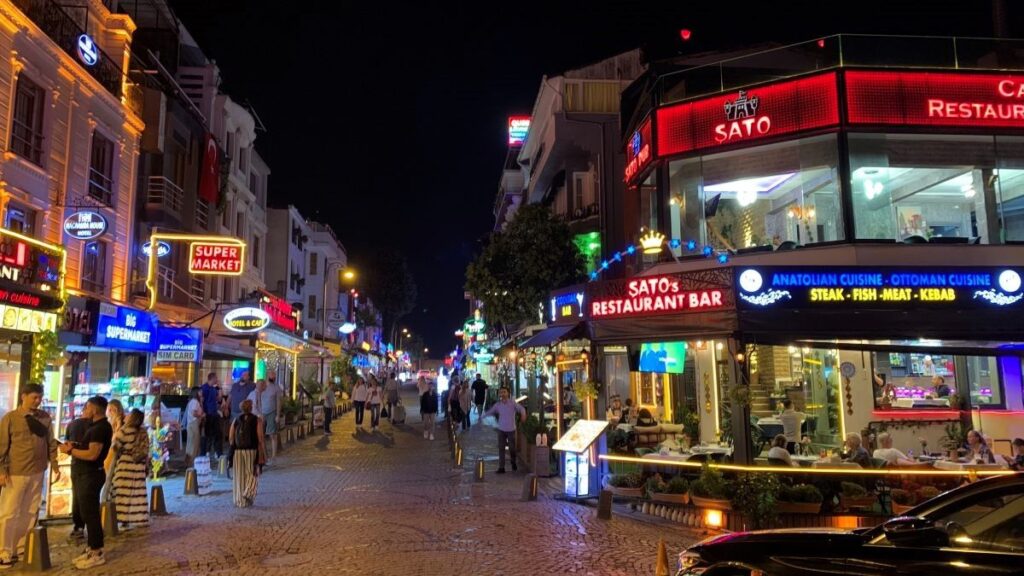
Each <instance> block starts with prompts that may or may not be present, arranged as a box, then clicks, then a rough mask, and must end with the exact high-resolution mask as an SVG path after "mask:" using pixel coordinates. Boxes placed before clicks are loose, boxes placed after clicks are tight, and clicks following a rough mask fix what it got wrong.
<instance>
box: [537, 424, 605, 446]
mask: <svg viewBox="0 0 1024 576" xmlns="http://www.w3.org/2000/svg"><path fill="white" fill-rule="evenodd" d="M607 426H608V422H606V421H604V420H577V421H576V423H575V424H573V425H572V428H569V431H568V432H566V433H565V434H564V435H563V436H562V437H561V438H560V439H559V440H558V442H555V445H554V446H552V447H551V448H552V449H554V450H560V451H562V452H573V453H576V454H579V453H580V452H583V451H584V450H586V449H587V448H589V447H590V445H591V444H593V443H594V441H595V440H597V439H598V437H600V436H601V433H602V432H604V429H605V428H606V427H607Z"/></svg>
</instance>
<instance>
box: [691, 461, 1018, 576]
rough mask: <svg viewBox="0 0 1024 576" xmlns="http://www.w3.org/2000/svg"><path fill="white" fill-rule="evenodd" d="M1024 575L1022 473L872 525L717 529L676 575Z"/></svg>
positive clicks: (951, 493) (983, 483)
mask: <svg viewBox="0 0 1024 576" xmlns="http://www.w3.org/2000/svg"><path fill="white" fill-rule="evenodd" d="M697 574H699V575H701V576H792V575H810V574H814V575H815V576H821V575H823V574H850V575H868V576H902V575H914V576H955V575H965V576H966V575H968V574H970V575H971V576H989V575H997V574H998V575H1000V576H1006V575H1010V574H1021V575H1024V474H1019V473H1018V474H1013V475H1008V476H998V477H993V478H988V479H985V480H981V481H979V482H975V483H973V484H968V485H965V486H961V487H959V488H957V489H955V490H950V491H949V492H946V493H944V494H940V495H939V496H936V497H935V498H932V499H931V500H928V501H927V502H924V503H922V504H920V505H918V506H916V507H914V508H912V509H911V510H909V511H908V512H907V514H905V515H903V516H900V517H897V518H893V519H891V520H889V521H888V522H885V523H884V524H881V525H879V526H876V527H874V528H869V529H863V528H862V529H857V530H852V531H850V530H836V529H794V530H764V531H759V532H736V533H731V534H724V535H721V536H715V537H713V538H709V539H707V540H704V541H703V542H700V543H698V544H696V545H694V546H691V547H690V548H688V549H686V550H685V551H683V552H682V553H681V554H680V555H679V571H678V575H677V576H691V575H697Z"/></svg>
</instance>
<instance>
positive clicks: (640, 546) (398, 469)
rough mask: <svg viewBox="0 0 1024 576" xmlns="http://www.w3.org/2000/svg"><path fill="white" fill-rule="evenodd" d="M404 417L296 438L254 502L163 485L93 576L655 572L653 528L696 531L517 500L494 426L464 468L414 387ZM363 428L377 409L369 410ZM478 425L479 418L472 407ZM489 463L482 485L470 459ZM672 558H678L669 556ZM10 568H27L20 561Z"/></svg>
mask: <svg viewBox="0 0 1024 576" xmlns="http://www.w3.org/2000/svg"><path fill="white" fill-rule="evenodd" d="M404 395H405V404H406V406H408V407H409V408H410V409H409V417H408V420H407V423H406V425H404V426H399V427H397V428H393V427H392V426H391V425H390V424H389V423H387V422H385V421H382V426H381V429H382V430H381V431H380V432H378V433H377V434H371V433H369V432H364V433H358V434H357V433H355V431H354V423H353V420H354V419H353V413H351V412H350V413H348V414H346V415H344V416H342V417H341V418H340V420H338V421H336V422H335V424H334V434H333V435H332V436H323V435H321V433H320V432H319V431H317V432H316V433H315V434H314V435H313V436H312V437H310V438H307V439H305V440H300V441H299V442H298V443H296V444H294V445H292V446H289V447H288V448H287V449H286V450H285V451H284V452H283V453H282V454H280V455H279V456H278V457H277V458H276V459H275V460H274V462H273V465H272V466H270V467H269V468H268V470H267V471H266V473H265V474H264V476H263V479H262V481H261V483H260V489H259V495H258V497H257V499H256V504H255V506H254V507H253V508H250V509H237V508H234V507H233V506H232V501H231V487H230V483H229V481H228V480H224V479H220V478H216V480H215V482H214V487H213V491H212V493H211V494H209V495H205V496H183V495H182V482H181V481H180V480H174V479H172V480H170V481H168V482H167V484H166V486H165V491H166V499H167V507H168V511H169V512H170V515H169V516H166V517H158V518H153V519H152V522H151V525H150V527H148V528H141V529H138V530H133V531H129V532H126V533H122V534H121V535H120V536H118V537H116V538H114V539H112V540H110V541H108V545H107V559H108V562H107V564H106V565H105V566H102V567H99V568H96V569H94V570H93V571H92V572H94V573H97V574H112V575H113V574H117V575H127V574H140V575H141V574H147V575H148V574H232V575H234V574H261V575H274V574H300V573H304V572H308V571H310V570H316V571H318V572H319V573H324V574H360V575H369V574H381V575H384V574H423V575H427V574H438V575H441V574H488V575H489V574H494V575H512V574H531V575H534V574H602V575H603V574H608V575H617V574H644V575H646V574H652V573H653V568H654V563H655V560H656V558H655V556H656V549H657V543H658V538H659V536H665V539H666V543H667V544H668V546H669V553H670V558H671V555H672V554H674V553H676V552H678V550H679V549H680V547H681V546H683V545H685V544H686V543H688V542H690V541H692V540H693V538H695V537H696V535H695V534H693V533H688V532H685V531H683V530H682V529H680V528H677V527H673V526H664V525H658V524H654V523H649V522H642V521H636V520H632V519H629V518H623V517H621V516H616V517H614V518H613V519H612V520H611V521H602V520H598V519H597V517H596V509H595V508H593V507H586V506H580V505H575V504H570V503H566V502H562V501H558V500H555V499H553V498H552V497H551V496H552V493H553V491H554V489H555V488H556V487H557V483H556V482H554V481H552V482H548V483H546V484H542V490H541V494H540V497H539V498H538V500H537V501H535V502H521V501H520V499H519V498H520V494H521V487H522V479H523V474H522V472H520V473H511V472H510V473H509V474H505V475H503V476H499V475H496V474H494V473H493V472H494V470H495V468H496V462H495V461H494V460H496V456H495V450H494V448H493V446H494V442H495V435H494V433H493V432H492V430H491V428H490V427H489V426H487V425H486V423H485V425H482V426H477V425H474V427H473V429H472V430H471V431H470V432H468V433H467V436H466V438H465V440H464V445H465V446H466V455H467V456H466V466H465V470H463V471H459V470H453V469H452V466H451V459H450V458H449V455H448V442H447V439H446V435H445V432H444V429H443V428H441V427H440V426H439V428H438V430H437V434H436V438H437V439H436V440H434V441H433V442H430V441H428V440H424V439H423V437H422V433H421V428H420V418H419V414H418V410H416V406H418V402H415V403H414V400H415V396H414V393H413V392H411V391H409V390H406V391H405V394H404ZM366 422H367V427H368V423H369V417H367V421H366ZM474 424H475V416H474ZM477 457H484V458H485V459H489V460H487V462H486V464H487V475H486V481H485V482H484V483H483V484H475V483H474V482H473V474H472V468H473V466H472V464H471V462H474V461H475V459H476V458H477ZM69 530H70V527H69V526H51V527H50V528H49V540H50V550H51V556H52V559H53V565H54V569H53V570H52V571H51V573H58V574H70V573H74V572H76V571H75V570H74V569H73V568H71V567H70V558H71V557H72V556H73V554H76V553H77V552H78V551H79V550H78V549H77V548H73V547H72V546H71V545H70V544H68V541H67V534H68V532H69ZM673 563H674V562H673ZM12 573H21V571H20V570H14V571H13V572H12Z"/></svg>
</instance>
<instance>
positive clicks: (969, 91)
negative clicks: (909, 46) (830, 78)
mask: <svg viewBox="0 0 1024 576" xmlns="http://www.w3.org/2000/svg"><path fill="white" fill-rule="evenodd" d="M845 74H846V95H847V102H848V104H847V107H848V110H849V112H848V116H849V121H850V124H875V125H877V124H896V125H900V126H904V125H917V126H989V127H1001V128H1020V127H1024V76H1008V75H1006V74H957V73H949V72H941V73H933V72H883V71H866V70H848V71H846V73H845Z"/></svg>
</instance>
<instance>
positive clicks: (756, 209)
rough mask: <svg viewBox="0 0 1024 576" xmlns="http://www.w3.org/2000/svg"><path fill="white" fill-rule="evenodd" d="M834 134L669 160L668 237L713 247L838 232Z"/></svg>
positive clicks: (835, 236) (823, 238)
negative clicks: (669, 233) (669, 228)
mask: <svg viewBox="0 0 1024 576" xmlns="http://www.w3.org/2000/svg"><path fill="white" fill-rule="evenodd" d="M838 157H839V154H838V148H837V142H836V137H835V136H834V135H826V136H818V137H814V138H804V139H802V140H797V141H795V142H783V143H779V144H769V145H767V146H758V147H756V148H748V149H744V150H737V151H733V152H725V153H722V154H713V155H709V156H703V157H699V158H690V159H686V160H677V161H675V162H672V163H671V164H670V165H669V182H670V184H669V197H668V205H669V207H668V213H669V215H670V217H669V219H668V220H669V222H668V224H669V225H670V226H671V230H672V235H671V238H679V239H681V240H682V241H683V247H681V248H679V249H678V250H677V252H676V255H677V256H678V255H679V254H680V252H681V251H682V250H685V249H686V247H685V244H686V241H688V240H694V241H695V242H696V243H697V246H702V245H705V244H708V245H711V246H713V247H714V248H715V249H717V250H739V249H742V248H750V247H755V246H775V247H777V246H779V245H781V244H783V243H787V242H789V243H792V244H796V245H805V244H814V243H818V242H831V241H835V240H842V239H843V220H842V212H841V210H840V200H839V172H838V164H839V162H838Z"/></svg>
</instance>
